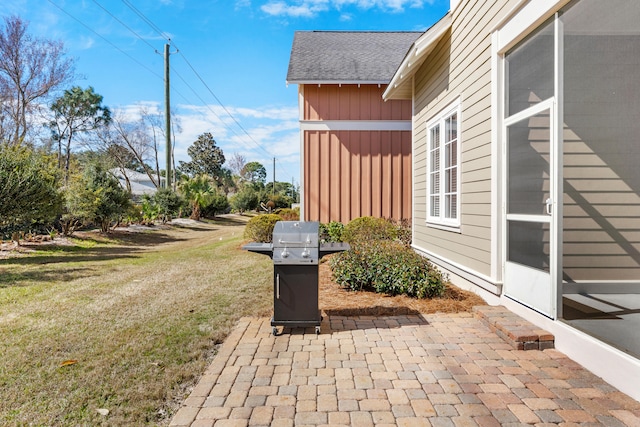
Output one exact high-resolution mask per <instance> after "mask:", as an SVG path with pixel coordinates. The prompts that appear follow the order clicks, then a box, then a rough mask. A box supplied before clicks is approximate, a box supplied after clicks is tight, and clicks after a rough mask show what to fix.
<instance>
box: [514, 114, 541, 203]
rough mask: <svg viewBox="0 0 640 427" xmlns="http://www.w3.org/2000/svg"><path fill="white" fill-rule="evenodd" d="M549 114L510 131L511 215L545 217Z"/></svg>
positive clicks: (518, 125)
mask: <svg viewBox="0 0 640 427" xmlns="http://www.w3.org/2000/svg"><path fill="white" fill-rule="evenodd" d="M549 132H550V118H549V111H548V110H546V111H544V112H543V113H540V114H538V115H535V116H532V117H528V118H526V119H524V120H522V121H520V122H517V123H515V124H513V125H511V126H509V128H508V134H507V140H508V147H509V148H508V151H509V153H508V168H509V188H508V203H507V209H508V213H510V214H523V215H544V214H545V210H546V200H547V198H549V197H550V193H549V186H550V182H549V138H550V133H549Z"/></svg>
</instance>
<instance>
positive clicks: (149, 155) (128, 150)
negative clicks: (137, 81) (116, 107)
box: [98, 111, 160, 188]
mask: <svg viewBox="0 0 640 427" xmlns="http://www.w3.org/2000/svg"><path fill="white" fill-rule="evenodd" d="M150 127H151V129H150ZM98 141H99V143H100V144H101V146H102V147H101V149H102V150H107V151H108V152H111V153H114V154H116V155H117V154H122V156H116V157H114V158H113V160H115V161H116V164H117V167H118V168H119V169H120V172H121V173H122V174H123V175H124V176H125V180H127V181H128V176H127V171H126V169H132V170H135V171H137V172H141V173H146V174H147V176H148V177H149V180H151V182H152V183H153V185H154V186H155V187H156V188H159V187H160V173H159V172H160V171H159V168H158V161H157V158H158V151H157V147H156V145H155V144H156V142H155V131H154V130H153V125H150V124H149V123H148V121H147V120H145V119H144V118H142V117H141V118H140V119H138V120H131V119H130V118H129V117H127V116H126V115H125V114H124V112H121V111H118V112H116V113H115V114H114V116H113V118H112V119H111V121H110V123H109V125H108V126H106V127H104V128H103V129H102V130H101V131H100V132H99V133H98ZM131 156H132V157H133V159H132V158H131ZM154 161H155V163H156V171H157V172H156V173H154V171H153V170H152V169H151V167H149V166H148V164H149V163H152V162H154ZM131 163H135V164H136V166H135V167H132V164H131Z"/></svg>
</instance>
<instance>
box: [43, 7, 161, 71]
mask: <svg viewBox="0 0 640 427" xmlns="http://www.w3.org/2000/svg"><path fill="white" fill-rule="evenodd" d="M48 1H49V3H51V4H52V5H53V6H55V7H56V8H57V9H59V10H60V11H61V12H63V13H64V14H65V15H67V16H69V17H70V18H71V19H73V20H74V21H76V22H78V23H79V24H80V25H82V26H83V27H85V28H86V29H87V30H89V31H91V32H92V33H93V34H95V35H96V36H98V37H100V38H101V39H102V40H104V41H105V42H107V43H108V44H109V45H110V46H111V47H113V48H114V49H116V50H118V51H119V52H120V53H122V54H123V55H125V56H127V57H128V58H129V59H131V60H132V61H133V62H135V63H136V64H138V65H140V66H141V67H142V68H144V69H145V70H147V71H149V72H150V73H151V74H153V75H154V76H156V77H158V78H159V79H161V80H162V79H164V78H163V77H162V76H161V75H160V74H158V73H156V72H155V71H153V70H152V69H151V68H149V67H147V66H146V65H145V64H143V63H142V62H140V61H138V60H137V59H136V58H134V57H133V56H131V55H129V54H128V53H127V52H125V51H124V50H122V49H120V48H119V47H118V46H116V45H115V44H113V43H112V42H111V41H109V40H108V39H107V38H105V37H103V36H102V35H101V34H99V33H97V32H96V31H95V30H94V29H93V28H91V27H90V26H89V25H87V24H85V23H84V22H83V21H81V20H80V19H78V18H76V17H75V16H73V15H72V14H70V13H69V12H67V11H66V10H64V9H63V8H62V7H61V6H58V5H57V4H55V3H54V2H53V0H48Z"/></svg>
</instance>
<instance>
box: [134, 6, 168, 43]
mask: <svg viewBox="0 0 640 427" xmlns="http://www.w3.org/2000/svg"><path fill="white" fill-rule="evenodd" d="M122 3H124V4H125V5H126V6H127V7H128V8H129V9H131V10H132V11H133V13H135V14H136V15H138V16H139V17H140V19H142V20H143V21H144V22H146V23H147V25H149V26H150V27H151V28H152V29H153V30H154V31H155V32H156V33H158V35H160V37H162V38H163V39H165V40H166V41H168V42H169V43H171V38H170V37H169V36H168V35H167V34H166V33H165V32H164V31H162V30H161V29H160V27H158V26H157V25H156V24H154V23H153V21H151V20H150V19H149V18H147V17H146V16H145V14H144V13H142V12H140V10H139V9H138V8H136V7H135V6H134V5H132V4H131V2H129V0H122Z"/></svg>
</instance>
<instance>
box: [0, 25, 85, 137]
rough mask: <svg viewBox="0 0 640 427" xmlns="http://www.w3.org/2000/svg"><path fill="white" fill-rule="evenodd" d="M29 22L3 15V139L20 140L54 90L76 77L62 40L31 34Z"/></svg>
mask: <svg viewBox="0 0 640 427" xmlns="http://www.w3.org/2000/svg"><path fill="white" fill-rule="evenodd" d="M28 27H29V24H28V22H25V21H23V20H22V19H20V18H19V17H17V16H10V17H6V18H4V26H3V28H0V100H2V101H1V102H0V141H2V140H5V141H8V142H9V143H10V144H13V145H15V144H20V143H21V142H22V141H23V140H24V139H25V137H26V136H27V133H28V132H29V130H30V129H32V128H33V126H31V123H30V121H31V120H32V119H33V118H34V117H35V116H36V114H34V113H36V112H37V111H38V109H39V107H40V106H41V105H43V104H45V102H44V101H45V100H46V99H47V98H48V97H49V96H50V95H52V94H53V92H54V91H56V90H57V89H59V88H61V87H63V86H64V85H65V84H67V83H68V82H70V81H71V79H72V78H73V61H72V60H71V59H69V58H65V50H64V45H63V44H62V42H59V41H53V40H47V39H40V38H36V37H33V36H32V35H30V34H29V33H28V32H27V30H28Z"/></svg>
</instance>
